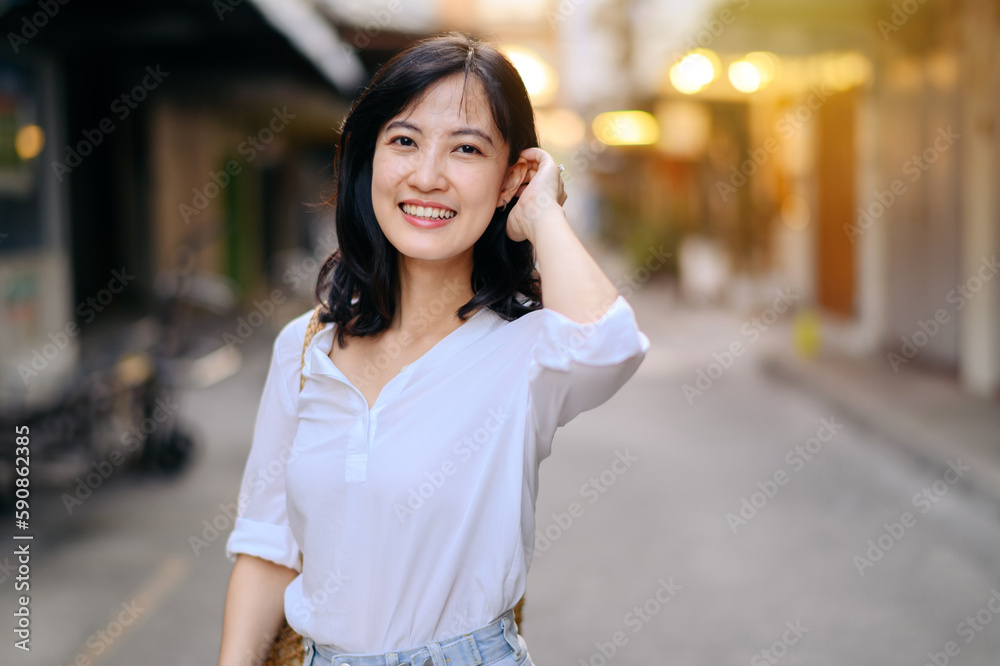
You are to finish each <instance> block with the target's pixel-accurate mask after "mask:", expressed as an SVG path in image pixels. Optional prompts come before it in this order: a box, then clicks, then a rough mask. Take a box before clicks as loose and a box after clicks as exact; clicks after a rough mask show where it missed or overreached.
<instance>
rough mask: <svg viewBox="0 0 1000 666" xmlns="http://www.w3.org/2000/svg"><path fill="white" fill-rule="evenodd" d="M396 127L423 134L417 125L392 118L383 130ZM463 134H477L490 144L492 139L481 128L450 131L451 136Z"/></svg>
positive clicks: (461, 128)
mask: <svg viewBox="0 0 1000 666" xmlns="http://www.w3.org/2000/svg"><path fill="white" fill-rule="evenodd" d="M396 128H402V129H408V130H410V131H412V132H416V133H417V134H423V132H421V131H420V128H419V127H417V126H416V125H414V124H413V123H410V122H407V121H405V120H393V121H392V122H391V123H389V124H388V125H386V126H385V131H386V132H389V131H390V130H393V129H396ZM463 135H472V136H478V137H479V138H481V139H483V140H484V141H486V142H488V143H489V144H490V145H491V146H492V145H493V139H491V138H490V137H489V135H488V134H486V133H485V132H483V131H482V130H479V129H476V128H475V127H460V128H458V129H457V130H455V131H454V132H452V133H451V136H463Z"/></svg>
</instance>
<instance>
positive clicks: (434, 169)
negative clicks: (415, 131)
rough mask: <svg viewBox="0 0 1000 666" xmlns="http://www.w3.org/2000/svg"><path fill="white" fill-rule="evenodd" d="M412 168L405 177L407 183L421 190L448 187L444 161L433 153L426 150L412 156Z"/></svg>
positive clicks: (427, 190) (426, 190)
mask: <svg viewBox="0 0 1000 666" xmlns="http://www.w3.org/2000/svg"><path fill="white" fill-rule="evenodd" d="M413 159H414V162H413V165H412V166H413V168H412V170H411V171H410V176H409V178H408V179H407V180H408V182H409V184H410V185H411V186H412V187H414V188H416V189H418V190H420V191H422V192H431V191H433V190H443V189H446V188H447V187H448V182H447V179H446V178H445V174H444V163H443V162H444V161H443V160H442V159H441V158H440V157H439V156H438V155H436V154H435V153H433V152H431V151H428V152H425V153H423V154H420V155H416V156H414V158H413Z"/></svg>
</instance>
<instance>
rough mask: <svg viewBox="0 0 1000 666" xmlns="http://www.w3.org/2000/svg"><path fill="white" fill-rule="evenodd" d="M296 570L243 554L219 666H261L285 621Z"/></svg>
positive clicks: (225, 618) (228, 596)
mask: <svg viewBox="0 0 1000 666" xmlns="http://www.w3.org/2000/svg"><path fill="white" fill-rule="evenodd" d="M296 576H298V572H296V571H295V570H294V569H289V568H288V567H284V566H281V565H280V564H275V563H273V562H269V561H268V560H265V559H261V558H259V557H255V556H253V555H247V554H245V553H240V554H239V555H237V556H236V564H235V565H233V573H232V575H231V576H230V577H229V590H228V591H227V592H226V608H225V612H224V614H223V619H222V648H221V650H220V652H219V666H260V664H263V663H264V659H265V658H266V657H267V654H268V652H269V651H270V649H271V644H272V643H273V642H274V639H275V637H276V636H277V635H278V630H279V629H280V628H281V624H282V621H283V619H284V617H285V604H284V600H285V588H286V587H288V584H289V583H291V582H292V580H294V579H295V577H296Z"/></svg>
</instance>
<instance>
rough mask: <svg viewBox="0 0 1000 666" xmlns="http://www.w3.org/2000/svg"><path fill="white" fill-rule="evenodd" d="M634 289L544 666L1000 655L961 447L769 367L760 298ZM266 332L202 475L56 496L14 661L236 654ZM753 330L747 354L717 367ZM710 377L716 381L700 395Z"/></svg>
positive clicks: (557, 533)
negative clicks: (869, 418)
mask: <svg viewBox="0 0 1000 666" xmlns="http://www.w3.org/2000/svg"><path fill="white" fill-rule="evenodd" d="M631 301H632V302H633V304H634V306H635V307H636V310H637V312H638V317H639V321H640V325H641V327H642V328H643V330H644V331H646V332H647V334H648V335H649V336H650V338H651V340H652V343H653V348H652V350H651V351H650V355H649V356H648V358H647V360H646V362H645V363H644V365H643V367H642V368H641V369H640V371H639V373H638V374H637V375H636V376H635V377H634V378H633V380H632V381H631V382H630V383H629V384H628V385H627V386H626V387H625V388H624V389H623V390H622V391H621V392H620V393H619V394H618V395H616V396H615V397H614V398H613V399H612V400H611V401H609V402H608V403H607V404H606V405H604V406H602V407H600V408H599V409H597V410H594V411H592V412H588V413H585V414H583V415H581V416H580V417H578V418H577V419H576V420H575V421H574V422H572V423H571V424H569V425H568V426H567V427H566V428H564V429H563V430H562V431H560V433H559V434H558V435H557V438H556V441H555V444H554V448H553V455H552V456H551V458H549V459H548V460H547V461H546V462H544V463H543V466H542V478H541V494H540V497H539V504H538V507H537V515H538V525H539V530H540V531H541V532H542V534H543V535H544V536H545V539H539V543H538V548H539V551H538V552H537V553H536V559H535V562H534V563H533V565H532V569H531V573H530V576H529V582H528V599H527V604H526V608H525V622H524V626H523V628H522V631H523V633H524V635H525V638H526V640H527V643H528V646H529V650H530V651H531V654H532V656H533V658H534V660H535V662H536V663H537V664H540V665H554V664H568V665H577V664H580V663H583V664H591V665H592V666H601V665H602V664H616V665H619V664H621V665H631V664H635V665H638V664H677V665H687V664H691V665H699V666H700V665H715V664H751V665H755V664H789V665H792V664H837V665H839V664H851V665H865V664H872V665H879V666H885V665H895V664H900V665H904V664H912V665H913V666H923V664H925V663H936V664H937V665H938V666H940V665H941V664H944V663H950V664H961V665H970V666H971V665H979V664H995V663H997V662H996V655H997V654H1000V627H998V625H1000V622H996V623H993V622H992V620H993V617H994V614H995V611H1000V513H998V511H997V507H996V506H995V505H992V504H988V503H986V502H985V501H984V500H982V499H979V498H976V497H971V496H968V495H966V494H965V493H964V492H963V491H962V490H961V488H960V487H957V486H953V485H951V484H950V483H949V481H950V480H953V479H954V478H956V475H957V474H959V473H961V469H962V467H961V464H960V463H959V461H955V468H956V469H957V470H958V471H954V470H952V471H948V470H947V469H946V468H945V469H928V468H924V467H920V466H918V465H916V464H915V463H913V462H912V461H911V460H910V459H909V458H908V457H906V456H905V455H903V454H902V453H901V452H900V451H898V450H897V449H896V448H895V447H894V446H893V445H891V444H890V443H888V442H886V441H884V440H882V439H881V438H880V437H879V436H878V435H877V434H876V433H873V432H866V431H864V430H862V429H860V428H859V427H857V426H856V425H854V424H852V423H851V422H850V421H848V420H847V419H845V418H842V416H841V415H838V414H837V413H835V412H834V411H832V410H831V408H830V407H829V406H827V405H825V404H823V402H822V401H820V400H817V399H815V398H813V397H811V396H810V395H808V394H803V393H802V392H800V391H799V390H797V389H794V388H791V387H789V386H786V385H783V384H776V383H773V382H772V381H771V380H769V379H767V378H766V376H765V375H764V374H763V373H762V372H760V371H759V369H758V367H757V363H756V361H757V357H758V356H759V355H760V353H761V352H762V351H763V350H764V349H765V348H766V347H767V346H769V345H780V344H783V342H784V341H783V340H781V339H780V336H781V335H782V334H781V333H780V332H778V331H776V330H774V329H771V330H768V331H762V332H761V336H760V337H759V338H758V339H757V340H752V339H751V337H750V336H748V335H745V334H744V333H742V332H741V328H742V326H743V324H744V323H746V322H748V321H750V316H751V315H752V314H753V312H747V313H744V314H742V315H734V314H726V313H720V312H713V311H691V310H684V309H678V308H676V307H674V306H672V305H671V304H670V299H669V297H668V296H667V293H666V292H664V291H663V290H661V289H659V288H656V287H653V286H649V287H646V288H645V289H643V290H642V291H640V292H637V293H636V294H635V295H634V296H633V297H632V298H631ZM744 315H745V316H744ZM267 335H268V333H266V332H265V331H264V330H263V329H261V330H260V332H259V333H258V334H256V337H255V338H253V339H251V340H250V342H249V343H248V346H250V347H253V348H254V349H255V350H256V352H255V353H252V354H250V355H249V356H248V362H247V364H246V366H245V367H244V369H243V371H242V372H241V374H240V375H238V376H236V377H233V378H231V379H229V380H226V381H224V382H222V383H220V384H217V385H215V386H213V387H210V388H208V389H203V390H200V391H197V392H192V393H190V394H188V395H186V396H184V399H183V410H184V413H185V414H186V415H187V418H188V419H190V420H191V421H192V422H193V423H195V424H197V427H198V429H199V431H200V434H201V437H202V441H203V442H204V444H205V447H204V448H203V449H202V454H201V456H200V458H199V459H198V462H197V464H196V465H195V467H194V468H193V469H192V470H191V471H190V472H189V473H188V474H186V475H185V476H183V477H182V478H180V479H176V480H172V481H153V482H151V481H148V480H147V481H140V480H138V479H130V478H126V479H122V480H118V481H115V482H113V483H108V484H106V485H105V486H103V487H100V488H98V490H97V491H95V492H94V494H93V496H91V497H90V498H88V499H87V500H86V501H85V502H84V503H83V504H82V505H81V506H78V507H74V511H73V513H72V514H69V513H68V512H67V510H66V509H65V508H64V506H63V504H62V502H61V501H60V498H59V495H58V494H57V493H48V494H47V495H46V496H44V497H38V498H36V499H37V500H39V501H40V504H36V505H35V506H34V507H33V509H34V512H35V513H34V515H35V516H36V525H37V528H36V530H37V531H36V541H35V543H34V545H33V548H34V555H33V559H32V561H31V565H32V572H31V576H32V578H31V583H32V603H31V609H32V618H33V620H32V631H33V633H32V642H31V646H32V650H31V653H30V654H24V653H21V652H20V651H18V650H16V649H14V648H13V647H12V644H13V632H12V631H11V629H12V628H13V615H12V613H13V611H14V596H15V595H14V592H13V589H12V583H13V582H14V581H13V578H12V577H10V576H8V578H7V579H6V580H4V581H3V582H2V583H0V589H2V597H0V616H2V617H3V618H6V619H5V620H3V622H4V623H6V625H7V627H8V629H5V630H4V632H3V635H4V636H5V638H4V641H3V644H2V646H0V663H2V664H4V665H7V664H32V665H34V664H38V665H44V666H64V665H66V664H71V663H74V660H78V661H77V662H76V663H80V664H83V663H88V662H89V663H90V664H101V665H102V666H103V665H107V666H111V665H117V664H120V665H123V666H124V665H130V666H131V665H133V664H144V665H145V664H150V665H152V666H161V665H163V666H172V665H177V666H181V665H184V666H188V665H191V664H213V663H215V661H214V660H215V658H216V656H217V652H218V636H219V631H220V625H221V617H222V606H223V597H224V592H225V586H226V583H227V579H228V574H229V570H230V566H231V565H230V563H229V562H228V561H227V560H226V558H225V554H224V549H225V548H224V542H225V538H226V536H227V535H228V530H229V527H230V524H231V523H230V524H227V523H229V518H228V517H227V516H226V511H225V510H224V509H221V508H220V507H219V505H220V503H224V502H226V501H227V500H231V498H233V497H235V495H236V491H237V484H238V482H239V476H240V474H241V472H242V466H243V463H244V462H245V459H246V453H247V446H248V442H249V440H248V437H249V433H250V428H251V426H252V423H251V417H252V414H253V410H254V408H255V405H256V400H257V397H258V396H259V391H260V387H261V385H262V382H263V377H264V372H265V370H266V362H267V357H266V353H267V351H268V344H267V343H268V341H267V340H266V336H267ZM734 342H742V343H743V344H744V347H745V348H746V349H747V351H746V353H744V354H743V355H741V356H738V357H734V358H733V359H732V363H731V364H729V365H730V367H728V368H725V369H722V368H721V367H720V368H712V367H710V364H711V363H712V362H718V361H716V358H715V357H714V356H713V354H719V355H720V356H722V352H723V351H725V350H727V349H729V348H730V346H731V345H732V343H734ZM724 360H728V359H724ZM720 369H721V370H722V371H721V373H720V372H719V370H720ZM699 370H702V371H704V372H705V373H706V375H715V376H716V377H717V379H714V380H713V382H712V385H711V386H710V387H708V388H707V390H705V391H704V392H703V394H701V395H694V394H691V397H690V398H689V397H686V396H685V395H684V392H683V390H682V387H683V385H684V384H686V383H689V384H692V385H695V381H696V379H697V378H698V374H699ZM706 385H707V383H706V381H705V380H703V381H702V386H703V387H704V386H706ZM692 403H693V404H692ZM810 440H811V441H810ZM744 499H745V500H746V502H744V501H743V500H744ZM39 521H41V522H39ZM204 521H208V524H209V526H208V527H207V528H206V523H205V522H204ZM8 522H9V521H4V527H3V528H2V529H3V530H4V531H3V532H2V533H0V534H2V536H3V538H4V541H5V543H8V544H12V543H13V542H12V541H11V539H10V531H9V528H8V527H7V525H6V524H7V523H8ZM211 523H216V526H215V527H212V526H211ZM215 530H218V535H217V536H216V535H215V534H214V531H215ZM193 537H194V538H195V539H200V540H201V542H198V541H195V542H192V540H191V539H192V538H193ZM869 540H871V543H869ZM196 549H197V554H196V553H195V550H196ZM12 550H13V546H11V547H9V548H8V547H4V551H3V552H0V569H2V567H3V565H4V564H5V560H4V557H5V556H6V557H8V560H7V561H6V563H7V564H10V563H12V562H13V556H12V555H9V554H8V553H10V552H11V551H12ZM2 576H3V571H2V570H0V577H2ZM991 599H992V600H991ZM928 653H930V654H931V655H934V657H933V658H934V661H931V656H929V655H928ZM85 660H86V661H85Z"/></svg>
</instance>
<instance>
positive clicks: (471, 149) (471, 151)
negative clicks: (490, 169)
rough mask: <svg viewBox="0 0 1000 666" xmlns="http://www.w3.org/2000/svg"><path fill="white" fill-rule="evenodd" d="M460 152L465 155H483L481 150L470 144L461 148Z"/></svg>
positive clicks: (459, 148)
mask: <svg viewBox="0 0 1000 666" xmlns="http://www.w3.org/2000/svg"><path fill="white" fill-rule="evenodd" d="M458 152H460V153H462V154H463V155H475V154H476V153H482V151H481V150H479V149H478V148H476V147H475V146H473V145H470V144H465V145H464V146H459V147H458Z"/></svg>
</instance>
